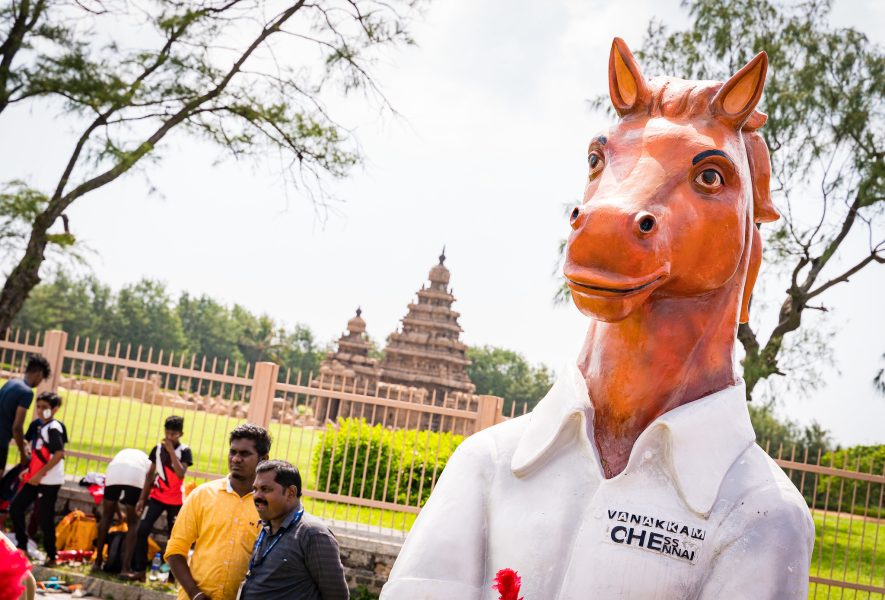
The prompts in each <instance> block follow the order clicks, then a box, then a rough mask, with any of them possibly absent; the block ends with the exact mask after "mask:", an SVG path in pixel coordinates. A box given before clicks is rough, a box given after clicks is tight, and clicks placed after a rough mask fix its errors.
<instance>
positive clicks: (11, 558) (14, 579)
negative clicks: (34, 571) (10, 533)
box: [0, 533, 31, 600]
mask: <svg viewBox="0 0 885 600" xmlns="http://www.w3.org/2000/svg"><path fill="white" fill-rule="evenodd" d="M0 535H3V534H2V533H0ZM30 570H31V565H29V564H28V561H27V560H25V557H24V556H22V554H21V552H18V551H16V550H12V549H10V548H9V547H8V546H7V545H6V544H5V543H3V542H0V600H18V598H19V596H20V595H21V593H22V592H23V591H24V590H25V588H24V586H23V585H22V578H23V577H24V576H25V575H26V574H27V572H28V571H30Z"/></svg>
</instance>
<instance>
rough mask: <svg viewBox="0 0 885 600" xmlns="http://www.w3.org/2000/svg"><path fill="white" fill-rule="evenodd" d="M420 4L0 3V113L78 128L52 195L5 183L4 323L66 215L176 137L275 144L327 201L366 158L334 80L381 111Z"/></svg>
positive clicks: (255, 149)
mask: <svg viewBox="0 0 885 600" xmlns="http://www.w3.org/2000/svg"><path fill="white" fill-rule="evenodd" d="M418 2H419V0H390V1H386V0H346V1H342V2H337V1H335V0H317V1H313V2H306V1H305V0H297V1H288V2H284V1H274V0H194V1H193V2H182V1H181V0H148V1H147V2H143V3H138V4H132V3H123V2H116V1H114V0H105V1H101V0H91V1H90V0H73V1H70V0H0V114H2V113H3V111H5V110H6V109H7V108H8V107H9V106H11V105H14V104H28V103H33V102H35V101H38V100H47V99H48V100H49V101H54V102H55V104H51V106H53V107H57V108H58V109H60V110H61V112H62V114H63V115H64V116H65V118H66V119H67V120H68V121H69V122H70V123H71V124H72V125H74V126H76V125H77V124H80V123H82V124H83V127H82V129H81V130H80V133H79V136H78V138H77V140H76V142H75V144H74V147H73V149H72V151H71V154H70V157H69V158H68V160H67V163H66V164H65V166H64V168H63V169H62V172H61V173H60V174H59V176H58V179H57V182H56V183H55V185H54V187H53V188H52V189H51V190H40V189H35V188H32V187H29V186H28V185H27V184H25V183H23V182H21V181H14V182H6V184H5V188H6V189H5V191H4V193H5V194H6V195H7V197H8V198H11V199H12V201H11V202H5V201H2V200H0V219H10V220H13V221H15V223H17V225H19V226H20V225H21V224H22V223H27V235H26V239H22V240H21V241H22V243H23V248H21V249H20V251H21V255H20V258H19V260H18V261H17V262H15V261H13V263H14V264H15V266H14V267H13V268H12V271H11V272H10V273H9V275H8V277H7V279H6V282H5V284H4V286H3V289H2V291H0V331H5V330H6V328H7V327H8V326H9V324H10V323H11V322H12V319H13V317H14V316H15V314H16V313H17V312H18V311H19V310H20V309H21V306H22V304H23V303H24V301H25V299H26V298H27V296H28V294H29V293H30V292H31V290H32V289H33V288H34V286H36V285H37V284H38V283H39V281H40V267H41V265H42V264H43V261H44V257H45V253H46V251H47V247H48V246H49V245H50V244H52V243H59V242H63V241H70V240H71V239H72V238H70V237H69V238H66V240H63V239H61V238H58V237H57V235H58V234H51V233H50V228H51V227H52V226H53V225H54V223H55V222H56V221H57V220H58V219H60V218H64V214H65V210H66V209H67V208H68V207H69V206H71V204H72V203H74V202H75V201H77V200H79V199H80V198H82V197H84V196H86V195H88V194H89V193H91V192H93V191H95V190H96V189H99V188H101V187H103V186H105V185H108V184H110V183H112V182H113V181H115V180H116V179H118V178H119V177H121V176H123V175H124V174H126V173H128V172H129V171H131V170H132V169H134V168H136V167H140V166H142V165H144V163H145V162H146V160H148V159H151V158H153V159H156V158H159V156H160V155H161V150H162V142H163V140H164V139H165V138H166V137H167V136H168V135H169V134H170V133H171V132H173V131H181V132H184V133H186V134H190V135H195V136H201V137H203V138H205V139H208V140H209V141H211V142H213V143H215V144H217V145H218V146H219V147H220V148H222V149H224V150H226V151H228V152H229V153H230V154H231V155H232V156H233V157H235V158H240V157H249V156H251V157H256V156H262V155H264V154H266V153H267V152H268V151H271V152H274V153H275V154H278V155H279V158H280V163H281V164H283V163H285V164H286V165H287V167H286V169H285V175H286V176H287V179H288V181H289V183H290V184H292V185H296V186H298V187H299V189H301V190H302V191H303V192H304V193H305V194H307V195H308V196H309V197H310V198H312V199H313V200H314V201H317V202H322V201H323V199H324V198H325V196H324V191H323V187H322V181H323V179H324V178H325V177H327V176H331V177H343V176H344V175H346V174H347V173H348V171H349V169H350V168H351V167H353V166H354V165H355V164H357V163H358V162H359V161H360V159H361V155H360V153H359V149H358V148H357V147H356V145H355V144H354V142H353V140H352V139H351V138H350V136H349V133H348V132H347V131H346V130H345V129H344V128H343V127H342V126H341V125H339V124H338V123H337V122H336V121H335V120H334V118H333V117H332V116H331V115H330V114H329V112H328V111H327V110H326V107H325V105H324V102H323V100H324V98H325V97H327V94H329V93H330V90H331V89H332V88H333V87H334V86H336V85H337V86H338V88H337V89H339V90H340V91H342V92H343V93H349V92H352V91H355V90H363V91H367V92H368V93H369V94H371V95H373V96H374V97H375V98H376V99H378V100H380V102H381V103H382V106H387V104H386V101H385V100H384V98H383V96H382V95H381V94H380V92H379V91H378V87H377V85H376V83H375V81H374V80H373V78H372V76H371V74H370V70H371V66H372V63H373V59H374V57H375V56H376V54H377V50H378V49H379V48H380V47H384V46H391V45H399V44H408V43H411V41H412V40H411V38H410V37H409V33H408V27H409V25H410V19H411V16H412V15H413V14H414V10H415V5H416V4H417V3H418ZM268 15H270V16H268ZM134 40H137V41H134ZM290 57H295V58H297V60H295V61H291V60H288V58H290ZM41 106H42V105H41ZM24 202H26V203H27V207H26V209H27V210H16V211H15V212H13V211H12V210H7V211H6V212H2V209H3V208H4V207H6V208H9V206H14V207H19V208H20V207H21V205H22V203H24ZM66 223H67V222H66ZM65 233H66V234H67V235H68V236H70V235H71V234H70V232H69V231H68V227H67V226H66V227H65ZM54 236H56V237H54Z"/></svg>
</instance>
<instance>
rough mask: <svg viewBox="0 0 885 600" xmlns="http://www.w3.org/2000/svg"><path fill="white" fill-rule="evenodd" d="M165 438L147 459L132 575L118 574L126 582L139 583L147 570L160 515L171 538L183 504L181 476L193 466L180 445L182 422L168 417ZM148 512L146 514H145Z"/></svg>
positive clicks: (192, 460) (190, 456) (188, 452)
mask: <svg viewBox="0 0 885 600" xmlns="http://www.w3.org/2000/svg"><path fill="white" fill-rule="evenodd" d="M165 427H166V437H165V438H163V441H161V442H160V443H159V444H157V445H156V446H154V448H153V449H152V450H151V452H150V455H149V456H148V458H149V459H150V461H151V467H150V469H149V470H148V473H147V476H146V477H145V479H144V487H143V488H142V491H141V498H139V500H138V503H137V504H136V505H135V510H136V512H138V513H139V514H141V515H142V518H141V522H140V523H139V524H138V537H137V538H136V542H135V555H134V556H133V558H132V571H133V572H132V573H128V572H124V573H120V576H121V577H124V578H128V579H141V578H143V577H144V572H145V569H147V564H148V556H147V547H148V543H147V540H148V536H149V535H150V533H151V531H152V530H153V528H154V523H156V521H157V519H159V518H160V515H162V514H163V512H164V511H165V513H166V528H167V530H168V532H169V533H170V534H171V532H172V526H173V525H174V524H175V519H176V517H178V511H179V510H181V505H182V504H183V503H184V475H185V473H187V468H188V467H189V466H191V465H193V464H194V458H193V454H192V453H191V449H190V448H188V447H187V446H185V445H184V444H182V443H181V441H180V440H181V436H182V435H183V434H184V419H183V418H182V417H178V416H172V417H168V418H167V419H166V423H165ZM145 509H147V510H145Z"/></svg>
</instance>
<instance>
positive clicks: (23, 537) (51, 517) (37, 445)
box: [9, 392, 68, 566]
mask: <svg viewBox="0 0 885 600" xmlns="http://www.w3.org/2000/svg"><path fill="white" fill-rule="evenodd" d="M59 408H61V398H60V397H59V395H58V394H54V393H52V392H43V393H42V394H40V395H39V396H37V402H36V414H37V416H38V417H39V418H37V419H34V421H33V422H32V423H31V425H30V427H28V433H27V434H26V436H25V438H26V439H27V440H28V441H29V442H31V461H30V462H29V463H28V470H27V471H25V472H23V473H22V479H23V480H24V481H25V485H23V486H22V487H21V489H20V490H19V491H18V493H17V494H16V495H15V498H14V499H13V500H12V504H10V506H9V514H10V516H11V517H12V526H13V529H14V530H15V538H16V543H17V546H18V548H19V549H20V550H22V551H23V552H25V553H26V554H27V551H28V534H27V531H26V527H25V516H26V513H27V510H28V508H30V506H31V504H33V503H34V500H36V499H37V497H38V496H39V497H40V507H41V508H40V529H41V530H42V531H43V547H44V548H45V549H46V563H45V564H46V566H54V565H55V550H56V549H55V501H56V499H57V498H58V492H59V490H60V489H61V486H62V484H63V483H64V481H65V461H64V456H65V444H67V443H68V432H67V430H66V429H65V426H64V423H62V422H61V421H58V420H56V419H55V413H57V412H58V409H59Z"/></svg>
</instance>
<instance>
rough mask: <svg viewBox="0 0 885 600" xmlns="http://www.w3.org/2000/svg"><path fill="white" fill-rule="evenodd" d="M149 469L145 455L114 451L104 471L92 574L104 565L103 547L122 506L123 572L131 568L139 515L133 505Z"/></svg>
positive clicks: (124, 450) (136, 501) (130, 449)
mask: <svg viewBox="0 0 885 600" xmlns="http://www.w3.org/2000/svg"><path fill="white" fill-rule="evenodd" d="M150 467H151V461H150V459H148V455H147V454H145V453H144V452H142V451H141V450H138V449H136V448H125V449H123V450H120V451H119V452H117V454H116V455H115V456H114V458H113V460H111V462H110V464H108V468H107V471H106V472H105V488H104V498H103V499H102V502H101V521H100V522H99V524H98V539H97V541H96V552H95V562H94V563H93V565H92V569H93V570H94V571H100V570H101V569H102V566H103V564H104V546H105V541H106V540H107V535H108V530H109V529H110V528H111V523H112V522H113V520H114V515H115V514H116V513H117V510H118V508H119V507H120V506H121V505H122V508H123V513H124V516H125V518H126V526H127V530H126V540H125V543H124V545H123V565H122V571H123V572H129V571H130V570H131V568H132V554H133V552H134V550H135V540H136V538H137V537H138V518H139V514H138V512H136V510H135V505H136V504H137V503H138V499H139V498H140V497H141V489H142V486H143V485H144V480H145V476H146V475H147V472H148V470H149V469H150Z"/></svg>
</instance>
